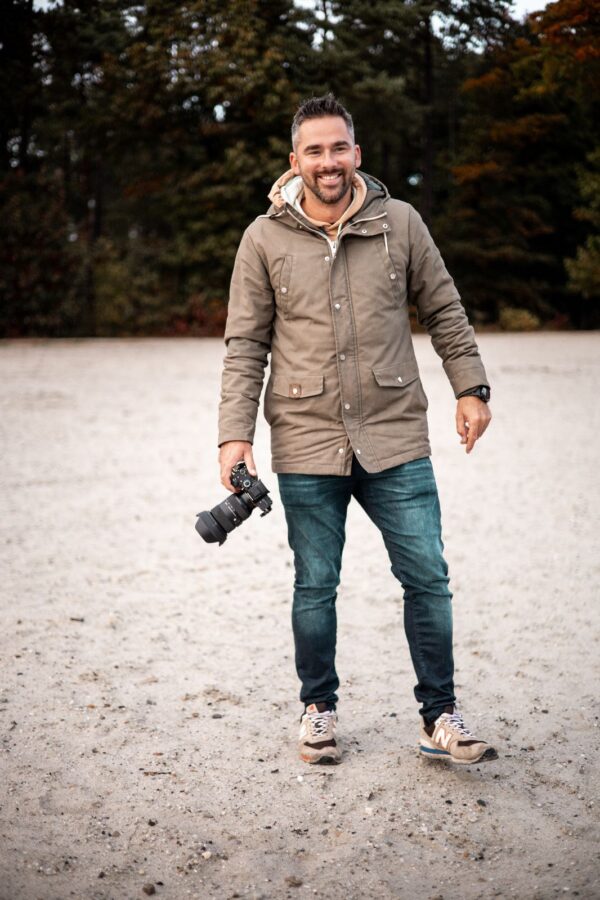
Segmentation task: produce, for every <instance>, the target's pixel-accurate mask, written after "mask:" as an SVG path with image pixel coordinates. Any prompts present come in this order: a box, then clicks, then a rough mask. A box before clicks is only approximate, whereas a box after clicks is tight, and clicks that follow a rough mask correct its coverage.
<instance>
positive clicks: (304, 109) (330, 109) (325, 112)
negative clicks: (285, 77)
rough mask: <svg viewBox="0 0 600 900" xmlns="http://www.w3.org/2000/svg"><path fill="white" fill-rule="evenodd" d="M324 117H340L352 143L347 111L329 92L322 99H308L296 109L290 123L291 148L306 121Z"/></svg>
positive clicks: (351, 125) (351, 128) (350, 119)
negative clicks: (346, 127)
mask: <svg viewBox="0 0 600 900" xmlns="http://www.w3.org/2000/svg"><path fill="white" fill-rule="evenodd" d="M324 116H340V118H342V119H343V120H344V122H345V123H346V125H347V126H348V131H349V132H350V135H351V137H352V140H353V141H354V122H353V121H352V116H351V115H350V113H349V112H348V110H347V109H346V108H345V107H344V106H342V104H341V103H339V102H338V101H337V100H336V99H335V97H334V96H333V94H332V93H331V92H329V93H328V94H324V95H323V96H322V97H309V99H308V100H304V101H303V102H302V103H301V105H300V106H299V107H298V110H297V112H296V115H295V116H294V121H293V122H292V146H293V147H294V146H295V145H296V137H297V136H298V129H299V128H300V126H301V125H302V123H303V122H306V120H307V119H321V118H323V117H324Z"/></svg>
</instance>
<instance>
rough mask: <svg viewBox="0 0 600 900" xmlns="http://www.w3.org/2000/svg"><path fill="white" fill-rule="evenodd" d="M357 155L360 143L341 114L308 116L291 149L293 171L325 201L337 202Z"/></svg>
mask: <svg viewBox="0 0 600 900" xmlns="http://www.w3.org/2000/svg"><path fill="white" fill-rule="evenodd" d="M360 159H361V156H360V147H359V146H358V144H355V143H354V142H353V140H352V136H351V134H350V132H349V131H348V126H347V125H346V123H345V122H344V120H343V119H342V118H341V116H324V117H322V118H319V119H307V120H306V121H305V122H303V123H302V125H301V126H300V128H299V129H298V133H297V135H296V146H295V148H294V151H292V153H290V163H291V166H292V170H293V172H294V174H295V175H301V176H302V180H303V182H304V186H305V188H306V189H307V190H308V191H310V192H311V193H312V194H314V195H315V196H316V197H317V198H318V199H319V200H320V201H321V203H327V204H334V203H339V201H340V200H341V199H342V198H343V197H344V196H345V195H346V194H347V193H348V191H349V190H350V188H351V185H352V178H353V176H354V173H355V171H356V167H357V166H359V165H360Z"/></svg>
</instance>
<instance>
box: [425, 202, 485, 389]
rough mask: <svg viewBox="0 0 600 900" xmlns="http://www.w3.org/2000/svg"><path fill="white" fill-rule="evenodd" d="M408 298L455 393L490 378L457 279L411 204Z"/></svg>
mask: <svg viewBox="0 0 600 900" xmlns="http://www.w3.org/2000/svg"><path fill="white" fill-rule="evenodd" d="M408 233H409V242H410V261H409V268H408V297H409V301H410V302H411V303H414V304H415V305H416V307H417V315H418V319H419V322H420V323H421V324H422V325H423V326H424V327H425V328H426V329H427V331H428V332H429V335H430V336H431V341H432V343H433V346H434V349H435V351H436V353H437V354H438V356H440V357H441V359H442V364H443V366H444V371H445V372H446V375H447V376H448V379H449V381H450V384H451V385H452V390H453V391H454V395H455V396H456V397H458V395H459V394H460V393H462V391H466V390H468V389H469V388H472V387H476V386H477V385H480V384H487V385H488V386H489V381H488V378H487V375H486V373H485V369H484V367H483V363H482V361H481V357H480V356H479V350H478V349H477V344H476V343H475V333H474V331H473V329H472V327H471V326H470V325H469V321H468V319H467V315H466V313H465V310H464V307H463V305H462V303H461V300H460V294H459V293H458V291H457V289H456V286H455V284H454V281H453V280H452V278H451V276H450V275H449V273H448V271H447V269H446V267H445V265H444V261H443V259H442V257H441V254H440V251H439V250H438V248H437V247H436V245H435V244H434V242H433V239H432V237H431V235H430V234H429V231H428V229H427V226H426V225H425V223H424V222H423V219H422V218H421V216H420V215H419V213H418V212H417V211H416V210H415V209H413V207H410V211H409V218H408Z"/></svg>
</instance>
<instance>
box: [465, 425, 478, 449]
mask: <svg viewBox="0 0 600 900" xmlns="http://www.w3.org/2000/svg"><path fill="white" fill-rule="evenodd" d="M478 437H479V431H478V429H477V425H473V424H471V425H469V431H468V434H467V447H466V450H467V453H470V452H471V450H472V449H473V447H474V446H475V441H476V440H477V438H478Z"/></svg>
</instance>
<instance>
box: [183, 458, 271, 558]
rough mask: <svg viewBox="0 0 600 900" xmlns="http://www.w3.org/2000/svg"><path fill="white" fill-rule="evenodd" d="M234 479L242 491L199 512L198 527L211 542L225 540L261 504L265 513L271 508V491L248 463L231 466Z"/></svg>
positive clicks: (236, 485) (233, 482)
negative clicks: (252, 471) (253, 473)
mask: <svg viewBox="0 0 600 900" xmlns="http://www.w3.org/2000/svg"><path fill="white" fill-rule="evenodd" d="M231 483H232V485H233V486H234V487H235V488H238V489H239V490H240V493H239V494H238V493H236V494H230V495H229V496H228V497H227V499H226V500H223V502H222V503H219V504H218V506H213V508H212V509H211V511H210V512H201V513H198V519H197V521H196V531H197V532H198V534H199V535H200V537H201V538H203V539H204V540H205V541H206V542H207V543H208V544H214V543H215V541H218V542H219V546H221V544H223V543H225V541H226V540H227V535H228V534H229V532H230V531H233V529H234V528H237V527H238V525H241V524H242V522H243V521H244V519H247V518H248V517H249V516H250V515H251V513H252V510H253V509H254V507H255V506H258V508H259V509H262V510H263V512H262V513H261V517H262V516H266V514H267V513H268V512H271V507H272V506H273V501H272V500H271V498H270V497H268V496H267V495H268V493H269V491H268V490H267V488H266V487H265V486H264V484H263V483H262V481H260V480H259V479H258V478H255V477H254V476H253V475H251V474H250V472H249V471H248V469H247V468H246V463H243V462H238V463H236V464H235V466H234V467H233V469H232V470H231Z"/></svg>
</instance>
